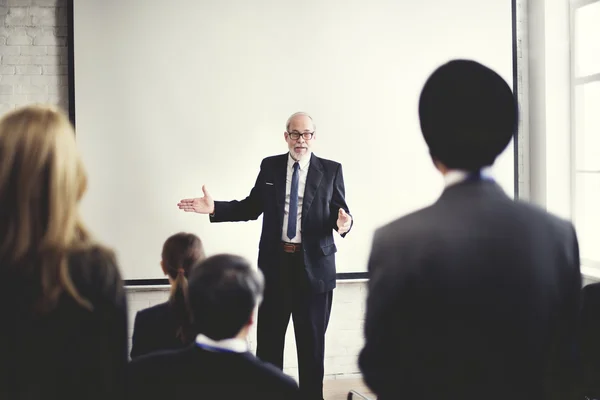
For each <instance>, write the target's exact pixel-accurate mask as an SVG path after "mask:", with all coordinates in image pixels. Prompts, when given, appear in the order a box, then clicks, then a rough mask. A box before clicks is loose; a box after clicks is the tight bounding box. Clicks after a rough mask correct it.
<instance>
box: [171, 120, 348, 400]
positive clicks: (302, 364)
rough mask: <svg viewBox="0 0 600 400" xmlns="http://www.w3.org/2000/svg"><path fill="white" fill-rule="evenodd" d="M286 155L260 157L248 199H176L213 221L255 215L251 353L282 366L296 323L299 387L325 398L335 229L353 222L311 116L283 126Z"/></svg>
mask: <svg viewBox="0 0 600 400" xmlns="http://www.w3.org/2000/svg"><path fill="white" fill-rule="evenodd" d="M284 139H285V141H286V143H287V145H288V150H289V151H288V152H287V153H285V154H281V155H277V156H272V157H268V158H265V159H264V160H263V161H262V163H261V166H260V172H259V174H258V177H257V179H256V182H255V184H254V187H253V188H252V190H251V191H250V194H249V195H248V197H246V198H245V199H243V200H241V201H237V200H234V201H228V202H225V201H214V200H213V199H212V197H211V196H210V194H209V193H208V191H207V190H206V188H205V187H204V186H203V187H202V191H203V193H204V196H203V197H200V198H195V199H184V200H181V201H180V202H179V204H178V206H179V208H180V209H182V210H184V211H187V212H197V213H201V214H210V221H211V222H226V221H248V220H255V219H257V218H258V217H259V216H260V215H261V214H262V215H263V221H262V234H261V238H260V245H259V255H258V266H259V268H260V269H261V270H262V272H263V273H264V275H265V282H266V288H265V297H264V301H263V303H262V304H261V306H260V308H259V313H258V327H257V336H258V338H257V340H258V344H257V356H258V357H259V358H261V359H262V360H264V361H268V362H270V363H272V364H274V365H276V366H278V367H279V368H283V348H284V342H285V332H286V330H287V325H288V323H289V319H290V315H291V316H292V319H293V323H294V332H295V335H296V347H297V353H298V370H299V381H300V391H301V393H302V395H303V397H304V398H305V399H313V400H314V399H322V398H323V375H324V365H323V364H324V355H325V331H326V329H327V325H328V323H329V315H330V312H331V304H332V300H333V289H334V288H335V286H336V268H335V253H336V251H337V249H336V246H335V242H334V238H333V231H334V230H336V231H337V232H338V233H339V234H340V235H341V236H342V237H343V236H345V235H346V234H347V233H348V231H349V230H350V228H351V227H352V223H353V220H352V216H351V215H350V211H349V209H348V206H347V204H346V199H345V188H344V177H343V174H342V166H341V164H339V163H337V162H335V161H331V160H326V159H323V158H320V157H317V156H316V155H315V154H313V153H312V151H311V147H312V145H313V143H314V141H315V140H316V134H315V124H314V122H313V120H312V118H311V117H310V115H308V114H306V113H303V112H298V113H295V114H293V115H292V116H291V117H290V118H289V119H288V121H287V123H286V130H285V132H284Z"/></svg>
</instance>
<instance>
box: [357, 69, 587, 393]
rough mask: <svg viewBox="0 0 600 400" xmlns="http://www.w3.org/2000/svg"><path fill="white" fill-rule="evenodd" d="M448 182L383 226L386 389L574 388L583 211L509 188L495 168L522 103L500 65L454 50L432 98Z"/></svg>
mask: <svg viewBox="0 0 600 400" xmlns="http://www.w3.org/2000/svg"><path fill="white" fill-rule="evenodd" d="M419 117H420V122H421V130H422V133H423V136H424V139H425V141H426V143H427V145H428V147H429V150H430V155H431V157H432V159H433V163H434V165H435V167H436V168H437V169H438V170H439V171H440V172H441V174H442V175H443V178H444V180H445V184H446V187H445V189H444V191H443V193H442V194H441V196H440V197H439V199H438V200H437V201H436V202H435V203H434V204H433V205H431V206H429V207H426V208H424V209H422V210H420V211H417V212H414V213H411V214H409V215H406V216H404V217H403V218H400V219H398V220H396V221H393V222H391V223H389V224H387V225H385V226H383V227H381V228H379V229H378V230H376V232H375V235H374V238H373V243H372V249H371V254H370V257H369V263H368V270H369V273H370V280H369V292H368V299H367V308H366V322H365V345H364V348H363V349H362V351H361V353H360V357H359V365H360V369H361V371H362V373H363V376H364V379H365V381H366V383H367V384H368V386H369V387H370V388H371V389H372V390H373V391H374V392H375V393H376V394H377V395H378V398H379V399H381V400H386V399H410V400H421V399H423V400H434V399H435V400H443V399H448V400H449V399H452V400H457V399H460V400H470V399H477V400H481V399H486V400H489V399H497V400H500V399H502V400H508V399H511V400H520V399H522V400H525V399H527V400H531V399H552V398H556V399H562V400H564V399H568V398H570V396H571V395H572V393H573V392H572V391H573V378H574V377H573V373H574V368H573V367H574V365H573V362H574V361H573V357H574V352H573V350H574V341H575V336H576V328H577V313H578V307H579V300H578V299H579V292H580V285H581V277H580V271H579V250H578V243H577V238H576V234H575V231H574V228H573V226H572V224H571V223H570V222H567V221H565V220H561V219H559V218H557V217H554V216H552V215H550V214H548V213H547V212H545V211H543V210H541V209H539V208H537V207H534V206H532V205H528V204H525V203H522V202H519V201H514V200H513V199H511V198H509V197H508V196H507V195H506V194H505V193H504V192H503V190H502V189H501V188H500V186H499V185H498V184H496V183H495V182H494V181H493V179H492V178H491V177H490V175H489V174H488V173H487V171H486V169H487V168H486V167H489V166H491V165H492V164H493V163H494V161H495V159H496V157H497V156H498V155H499V154H500V153H502V151H503V150H504V149H505V148H506V146H507V145H508V144H509V142H510V140H511V138H512V136H513V134H514V133H515V131H516V127H517V121H518V106H517V102H516V100H515V98H514V96H513V93H512V92H511V89H510V87H509V86H508V85H507V83H506V82H505V81H504V80H503V79H502V78H501V77H500V76H499V75H498V74H497V73H495V72H494V71H492V70H491V69H489V68H487V67H485V66H483V65H481V64H479V63H477V62H474V61H469V60H453V61H450V62H448V63H446V64H444V65H442V66H441V67H439V68H438V69H437V70H436V71H435V72H434V73H433V74H432V75H431V76H430V77H429V79H428V80H427V82H426V83H425V86H424V88H423V90H422V93H421V96H420V100H419Z"/></svg>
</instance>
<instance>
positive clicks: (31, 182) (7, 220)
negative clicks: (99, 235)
mask: <svg viewBox="0 0 600 400" xmlns="http://www.w3.org/2000/svg"><path fill="white" fill-rule="evenodd" d="M86 182H87V178H86V172H85V170H84V166H83V164H82V161H81V158H80V155H79V152H78V150H77V146H76V144H75V133H74V131H73V128H72V126H71V124H70V123H69V120H68V119H67V118H66V116H65V115H63V114H62V113H61V112H59V111H58V110H55V109H54V108H51V107H42V106H28V107H24V108H19V109H17V110H14V111H12V112H9V113H8V114H6V115H4V116H3V117H2V119H0V271H1V272H0V275H1V276H2V282H3V287H2V290H0V298H1V301H0V315H2V329H0V398H1V399H7V400H8V399H11V400H21V399H23V400H24V399H61V400H82V399H94V400H95V399H98V400H100V399H103V400H105V399H121V398H122V395H123V394H124V389H125V386H124V383H125V381H124V377H125V372H126V369H125V367H126V365H127V310H126V300H125V293H124V290H123V285H122V281H121V277H120V274H119V271H118V266H117V262H116V260H115V255H114V254H113V252H112V251H111V250H109V249H107V248H105V247H103V246H102V245H100V244H98V243H96V242H94V241H93V240H92V238H91V237H90V234H89V233H88V232H87V230H86V228H85V227H84V224H83V222H82V220H81V219H80V217H79V214H78V208H79V202H80V200H81V198H82V196H83V194H84V193H85V191H86Z"/></svg>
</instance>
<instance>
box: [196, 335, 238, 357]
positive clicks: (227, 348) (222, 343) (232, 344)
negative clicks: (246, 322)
mask: <svg viewBox="0 0 600 400" xmlns="http://www.w3.org/2000/svg"><path fill="white" fill-rule="evenodd" d="M196 346H198V347H200V348H201V349H204V350H207V351H217V352H226V353H245V352H247V351H248V343H247V342H246V341H244V340H242V339H237V338H230V339H223V340H213V339H211V338H209V337H208V336H205V335H203V334H199V335H198V336H196Z"/></svg>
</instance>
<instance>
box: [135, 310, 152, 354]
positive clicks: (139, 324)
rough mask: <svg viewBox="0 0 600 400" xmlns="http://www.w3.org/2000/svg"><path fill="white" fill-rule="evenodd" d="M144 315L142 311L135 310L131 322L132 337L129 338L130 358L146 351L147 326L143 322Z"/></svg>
mask: <svg viewBox="0 0 600 400" xmlns="http://www.w3.org/2000/svg"><path fill="white" fill-rule="evenodd" d="M144 322H145V321H144V316H143V314H142V313H140V312H137V313H136V314H135V322H134V324H133V337H132V339H131V354H130V356H131V358H132V359H133V358H135V357H137V356H140V355H143V354H146V353H148V347H149V346H148V343H147V337H148V335H147V334H146V333H147V332H146V331H147V327H146V326H145V325H146V324H145V323H144Z"/></svg>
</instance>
